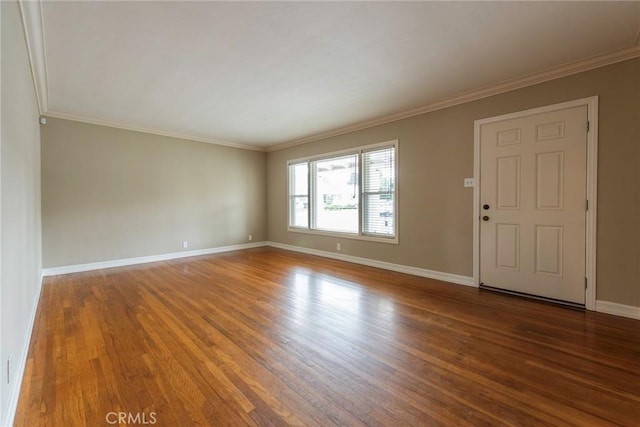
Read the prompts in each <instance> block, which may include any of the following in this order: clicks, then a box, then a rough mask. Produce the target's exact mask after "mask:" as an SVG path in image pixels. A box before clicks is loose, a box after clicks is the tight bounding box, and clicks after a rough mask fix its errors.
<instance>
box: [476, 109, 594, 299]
mask: <svg viewBox="0 0 640 427" xmlns="http://www.w3.org/2000/svg"><path fill="white" fill-rule="evenodd" d="M587 123H588V122H587V106H578V107H572V108H566V109H562V110H556V111H552V112H545V113H539V114H535V115H529V116H525V117H519V118H512V119H508V120H503V121H496V122H490V123H486V124H482V125H481V126H480V200H479V202H480V217H481V219H480V282H481V284H483V285H485V286H491V287H494V288H501V289H506V290H510V291H516V292H520V293H525V294H530V295H536V296H541V297H545V298H552V299H556V300H560V301H568V302H572V303H577V304H584V303H585V258H586V255H585V248H586V246H585V225H586V224H585V221H586V212H585V211H586V182H587Z"/></svg>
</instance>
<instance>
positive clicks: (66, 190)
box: [42, 118, 266, 267]
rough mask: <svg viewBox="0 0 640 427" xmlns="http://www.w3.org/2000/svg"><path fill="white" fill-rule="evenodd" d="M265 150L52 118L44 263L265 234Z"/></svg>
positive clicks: (47, 138)
mask: <svg viewBox="0 0 640 427" xmlns="http://www.w3.org/2000/svg"><path fill="white" fill-rule="evenodd" d="M265 180H266V155H265V153H262V152H257V151H250V150H241V149H237V148H230V147H223V146H218V145H212V144H206V143H202V142H195V141H187V140H180V139H176V138H169V137H163V136H158V135H150V134H145V133H140V132H133V131H128V130H122V129H115V128H110V127H104V126H97V125H91V124H85V123H79V122H73V121H67V120H60V119H53V118H49V121H48V124H47V125H46V126H43V128H42V218H43V263H44V267H57V266H66V265H74V264H83V263H91V262H97V261H108V260H116V259H123V258H132V257H139V256H148V255H157V254H164V253H171V252H180V251H183V250H185V249H183V248H182V242H183V240H187V241H188V242H189V248H188V249H186V250H195V249H206V248H215V247H221V246H228V245H235V244H240V243H248V239H247V238H248V235H249V234H252V235H253V241H254V242H258V241H262V240H265V239H266V198H265V195H266V194H265V192H266V189H265Z"/></svg>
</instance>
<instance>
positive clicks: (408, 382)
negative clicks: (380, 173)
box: [16, 248, 640, 426]
mask: <svg viewBox="0 0 640 427" xmlns="http://www.w3.org/2000/svg"><path fill="white" fill-rule="evenodd" d="M118 417H122V418H121V419H120V421H122V423H121V425H125V424H130V425H132V424H153V423H155V425H162V426H165V425H166V426H183V425H184V426H189V425H216V426H217V425H233V426H235V425H316V426H327V425H382V426H396V425H456V426H457V425H460V426H462V425H474V426H476V425H518V426H526V425H589V426H596V425H597V426H604V425H628V426H632V425H636V426H637V425H639V424H640V321H636V320H632V319H624V318H617V317H614V316H609V315H603V314H597V313H592V312H582V311H578V310H571V309H566V308H561V307H556V306H552V305H548V304H544V303H539V302H534V301H529V300H523V299H519V298H515V297H509V296H505V295H499V294H495V293H490V292H484V291H479V290H477V289H475V288H467V287H463V286H458V285H452V284H446V283H442V282H438V281H434V280H429V279H424V278H419V277H415V276H410V275H405V274H400V273H394V272H389V271H384V270H379V269H375V268H369V267H364V266H358V265H354V264H349V263H345V262H340V261H334V260H328V259H323V258H318V257H313V256H308V255H301V254H297V253H292V252H287V251H282V250H278V249H273V248H260V249H253V250H247V251H240V252H232V253H226V254H220V255H212V256H204V257H197V258H188V259H182V260H175V261H168V262H160V263H154V264H146V265H140V266H134V267H126V268H114V269H106V270H99V271H94V272H87V273H77V274H70V275H63V276H56V277H49V278H46V279H45V283H44V285H43V290H42V296H41V301H40V306H39V308H38V314H37V318H36V323H35V328H34V333H33V337H32V341H31V347H30V351H29V357H28V361H27V366H26V372H25V376H24V381H23V385H22V391H21V396H20V402H19V407H18V413H17V416H16V424H17V425H19V426H45V425H46V426H72V425H89V426H98V425H109V424H110V423H111V424H116V423H117V422H118Z"/></svg>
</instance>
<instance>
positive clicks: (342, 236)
mask: <svg viewBox="0 0 640 427" xmlns="http://www.w3.org/2000/svg"><path fill="white" fill-rule="evenodd" d="M287 231H289V232H292V233H302V234H312V235H316V236H325V237H336V238H340V239H351V240H364V241H368V242H377V243H388V244H392V245H397V244H398V235H396V236H395V237H376V236H367V235H362V234H354V233H344V232H339V231H324V230H309V229H307V228H296V227H287Z"/></svg>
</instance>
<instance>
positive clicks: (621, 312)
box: [596, 300, 640, 320]
mask: <svg viewBox="0 0 640 427" xmlns="http://www.w3.org/2000/svg"><path fill="white" fill-rule="evenodd" d="M596 311H597V312H600V313H607V314H613V315H615V316H622V317H630V318H631V319H638V320H640V307H634V306H632V305H624V304H618V303H617V302H609V301H600V300H596Z"/></svg>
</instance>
